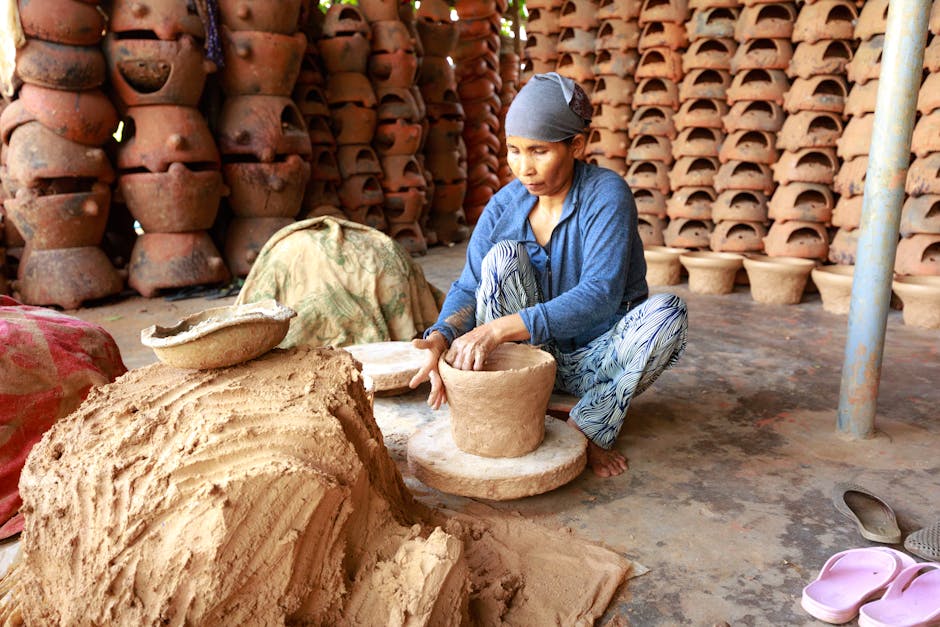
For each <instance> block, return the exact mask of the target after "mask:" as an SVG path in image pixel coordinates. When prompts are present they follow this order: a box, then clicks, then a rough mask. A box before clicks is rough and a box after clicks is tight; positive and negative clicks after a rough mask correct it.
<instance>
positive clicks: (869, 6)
mask: <svg viewBox="0 0 940 627" xmlns="http://www.w3.org/2000/svg"><path fill="white" fill-rule="evenodd" d="M887 25H888V0H871V1H870V2H866V3H865V5H863V6H862V11H861V13H860V14H859V16H858V23H857V24H855V30H854V31H853V32H854V37H855V38H856V39H861V40H866V39H871V38H872V37H874V36H875V35H884V33H885V31H886V29H887Z"/></svg>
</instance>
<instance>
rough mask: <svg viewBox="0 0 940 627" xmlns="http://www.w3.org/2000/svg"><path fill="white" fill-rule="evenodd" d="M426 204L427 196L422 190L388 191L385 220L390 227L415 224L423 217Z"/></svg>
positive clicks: (386, 194)
mask: <svg viewBox="0 0 940 627" xmlns="http://www.w3.org/2000/svg"><path fill="white" fill-rule="evenodd" d="M426 202H427V194H426V193H425V192H424V190H422V189H418V188H412V189H406V190H402V191H394V192H389V191H386V192H385V219H386V220H387V221H388V223H389V224H390V225H391V224H413V223H415V222H417V221H418V219H419V218H420V217H421V210H422V209H423V208H424V204H425V203H426Z"/></svg>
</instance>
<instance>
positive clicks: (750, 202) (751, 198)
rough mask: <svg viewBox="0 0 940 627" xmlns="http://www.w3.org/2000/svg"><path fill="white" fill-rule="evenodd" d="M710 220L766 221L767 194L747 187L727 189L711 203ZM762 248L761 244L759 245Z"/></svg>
mask: <svg viewBox="0 0 940 627" xmlns="http://www.w3.org/2000/svg"><path fill="white" fill-rule="evenodd" d="M711 218H712V220H714V221H715V222H720V221H724V220H731V221H737V222H760V223H765V222H767V218H768V215H767V196H766V195H764V193H763V192H759V191H754V190H747V189H729V190H725V191H723V192H722V193H720V194H719V195H718V198H717V199H716V200H715V203H714V205H712V215H711ZM761 247H762V248H763V244H762V245H761Z"/></svg>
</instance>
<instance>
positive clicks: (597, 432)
mask: <svg viewBox="0 0 940 627" xmlns="http://www.w3.org/2000/svg"><path fill="white" fill-rule="evenodd" d="M481 275H482V277H481V281H480V287H479V288H478V289H477V310H476V323H477V325H478V326H479V325H481V324H485V323H486V322H489V321H490V320H494V319H496V318H501V317H503V316H507V315H511V314H514V313H517V312H518V311H520V310H521V309H524V308H526V307H531V306H533V305H535V304H536V303H539V302H542V298H541V293H540V292H541V290H540V289H539V286H538V281H537V280H536V277H535V272H534V270H533V268H532V263H531V262H530V261H529V255H528V253H526V250H525V245H524V244H522V243H519V242H512V241H502V242H498V243H497V244H496V245H495V246H494V247H493V248H492V249H491V250H490V251H489V253H487V255H486V256H485V257H484V258H483V264H482V268H481ZM687 330H688V311H687V309H686V306H685V303H684V302H683V301H682V299H681V298H679V297H677V296H674V295H672V294H654V295H652V296H650V297H649V298H647V299H646V300H644V301H643V302H641V303H639V304H638V305H636V306H635V307H633V308H632V309H631V310H630V311H628V312H627V313H626V315H624V317H623V318H621V319H620V321H619V322H617V323H616V324H615V325H614V326H613V328H611V329H610V330H609V331H607V332H606V333H603V334H602V335H600V336H598V337H596V338H595V339H593V340H592V341H591V342H590V343H588V345H587V346H584V347H582V348H578V349H576V350H574V351H572V352H570V353H565V352H562V351H560V350H558V348H557V347H556V346H555V345H554V343H553V342H549V343H548V344H546V345H544V346H542V348H543V349H545V350H547V351H548V352H550V353H551V354H552V355H553V356H554V357H555V361H556V362H557V364H558V370H557V374H556V377H555V387H556V388H558V389H561V390H564V391H565V392H567V393H569V394H573V395H575V396H578V397H580V399H581V400H580V401H578V403H577V404H576V405H575V406H574V408H573V409H572V410H571V418H572V419H573V420H574V421H575V423H577V425H578V427H579V428H580V429H581V432H582V433H584V435H586V436H587V437H588V438H590V439H591V440H592V441H593V442H594V443H595V444H597V445H598V446H601V447H603V448H605V449H609V448H611V447H612V446H613V445H614V441H615V440H616V439H617V434H618V433H620V428H621V427H622V426H623V421H624V420H625V419H626V416H627V409H628V408H629V406H630V399H632V398H633V397H634V396H637V395H639V394H640V393H641V392H643V391H644V390H645V389H646V388H648V387H649V386H650V385H652V383H653V382H654V381H656V379H657V378H658V377H659V375H660V374H661V373H662V372H663V371H664V370H666V369H668V368H670V367H671V366H672V365H673V364H675V363H676V362H677V361H678V360H679V357H680V356H681V355H682V352H683V351H684V350H685V343H686V333H687Z"/></svg>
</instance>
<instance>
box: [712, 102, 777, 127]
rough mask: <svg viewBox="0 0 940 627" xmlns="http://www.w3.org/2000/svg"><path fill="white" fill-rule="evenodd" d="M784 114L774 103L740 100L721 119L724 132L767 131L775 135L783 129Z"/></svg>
mask: <svg viewBox="0 0 940 627" xmlns="http://www.w3.org/2000/svg"><path fill="white" fill-rule="evenodd" d="M785 118H786V114H784V112H783V107H781V106H780V105H779V104H777V103H776V102H768V101H765V100H742V101H740V102H736V103H734V106H732V107H731V110H730V111H729V112H728V113H727V115H725V116H724V117H723V118H722V122H723V123H724V127H725V130H726V131H727V132H729V133H733V132H735V131H768V132H770V133H776V132H777V131H779V130H780V129H781V128H782V127H783V123H784V119H785Z"/></svg>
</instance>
